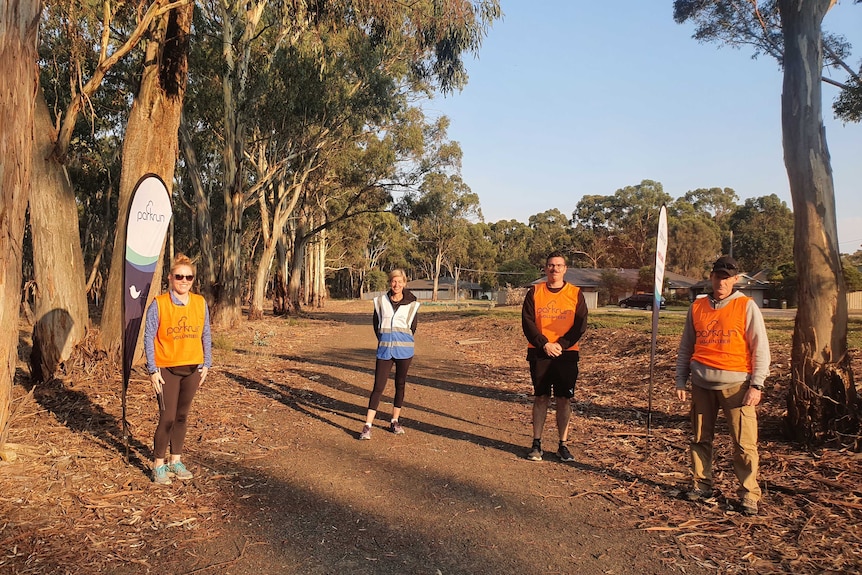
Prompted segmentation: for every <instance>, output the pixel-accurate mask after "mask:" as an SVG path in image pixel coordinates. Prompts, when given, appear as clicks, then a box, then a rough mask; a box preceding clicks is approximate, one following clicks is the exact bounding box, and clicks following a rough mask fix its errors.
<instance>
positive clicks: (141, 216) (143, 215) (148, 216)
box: [137, 202, 165, 223]
mask: <svg viewBox="0 0 862 575" xmlns="http://www.w3.org/2000/svg"><path fill="white" fill-rule="evenodd" d="M137 221H139V222H140V221H144V222H157V223H162V222H164V221H165V215H164V214H154V213H153V202H147V208H146V211H143V212H142V211H140V210H138V213H137Z"/></svg>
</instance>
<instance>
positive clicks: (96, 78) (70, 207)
mask: <svg viewBox="0 0 862 575" xmlns="http://www.w3.org/2000/svg"><path fill="white" fill-rule="evenodd" d="M182 5H187V6H189V8H190V3H189V0H185V1H180V2H169V1H167V0H156V1H154V2H151V3H149V4H144V5H143V6H141V7H138V8H140V9H138V8H136V7H133V6H131V5H129V4H128V3H124V2H117V3H111V2H105V3H104V4H102V5H101V6H99V7H98V8H96V7H94V6H92V5H88V4H86V3H80V2H72V1H64V2H51V3H49V4H48V5H47V6H46V7H45V10H44V11H43V12H42V29H43V33H42V34H41V42H40V44H39V64H40V68H41V76H42V78H41V80H42V82H41V87H40V89H39V90H38V92H37V96H36V98H37V100H36V126H37V129H36V131H35V133H34V138H35V146H36V148H37V150H38V151H37V153H36V154H35V156H34V158H33V161H34V166H33V182H32V183H33V187H32V190H33V192H32V194H31V197H30V224H31V229H32V239H33V260H34V261H33V273H34V279H35V283H36V285H37V290H36V314H35V319H36V321H35V324H34V328H33V353H32V354H31V356H30V364H31V374H32V376H33V377H34V379H36V380H39V381H41V380H44V379H48V378H50V377H51V376H52V375H53V373H54V370H55V368H56V366H57V365H58V364H59V363H60V362H62V361H65V360H66V359H68V358H69V357H70V355H71V353H72V350H73V348H74V346H75V345H77V344H78V343H79V342H80V341H81V339H82V338H83V337H84V334H85V333H86V329H87V326H88V323H89V319H88V310H87V299H86V292H87V290H88V289H89V288H90V286H91V285H92V284H93V283H94V279H93V278H96V277H97V276H100V271H99V269H98V268H99V267H100V266H99V263H100V261H101V251H102V250H103V249H104V246H105V245H106V243H107V238H108V236H109V233H110V232H109V231H108V230H109V229H110V231H113V224H114V222H113V220H108V219H105V220H103V221H101V222H99V224H98V225H99V227H100V228H101V229H99V230H98V231H95V233H96V234H97V235H98V236H99V237H100V238H101V239H100V240H99V241H97V248H96V249H97V250H98V253H97V254H96V255H95V256H94V257H93V258H92V261H93V264H94V265H93V270H92V272H91V274H90V277H91V279H90V281H88V282H86V283H85V271H84V261H85V260H84V255H83V250H82V239H81V237H80V235H79V222H78V213H79V212H78V205H79V203H80V204H82V205H85V206H93V205H94V203H93V202H92V199H93V198H92V196H95V195H97V194H98V195H100V196H102V198H106V197H107V198H111V197H112V196H113V194H112V193H110V188H111V187H112V185H111V184H109V183H107V181H106V180H107V178H106V176H105V173H107V172H109V169H102V165H100V162H103V163H104V164H108V163H112V159H110V155H111V152H110V150H109V148H108V146H109V145H110V144H108V142H112V143H113V145H116V134H118V133H122V132H123V123H124V121H125V117H124V113H125V112H126V111H127V110H128V100H127V99H124V95H126V94H127V91H126V90H124V86H121V85H120V84H117V83H116V78H112V76H111V74H112V73H113V72H114V70H115V69H117V68H118V67H120V66H119V65H120V64H124V63H125V60H128V59H129V56H130V55H134V54H135V52H134V51H135V50H136V48H138V46H139V44H140V41H141V39H142V38H143V37H144V35H145V34H146V33H147V31H148V30H149V29H150V27H151V26H152V24H153V22H155V21H158V20H161V19H162V18H163V17H164V15H165V14H166V13H167V12H169V11H171V10H173V9H174V8H177V7H178V6H182ZM121 75H122V74H121ZM106 82H107V83H108V84H109V85H111V88H109V89H107V90H105V89H101V88H102V87H103V85H104V84H105V83H106ZM109 101H110V104H108V105H106V104H107V103H108V102H109ZM107 110H122V112H123V113H120V114H118V113H117V112H115V111H111V112H109V111H107ZM85 112H86V115H87V116H88V117H87V118H86V119H85V118H84V117H83V116H84V113H85ZM70 176H71V177H70ZM73 178H74V179H73ZM100 180H101V182H100V183H98V182H99V181H100ZM94 182H97V183H96V184H95V185H93V184H94ZM91 186H92V187H91ZM75 188H77V189H78V190H79V194H78V196H79V197H78V198H76V194H75V191H74V190H75ZM90 190H94V191H92V192H91V191H90ZM106 192H108V193H106ZM98 203H101V202H96V205H97V206H98ZM108 205H110V202H108ZM98 207H99V208H101V207H102V206H98ZM98 212H99V213H100V214H102V213H104V212H103V210H102V209H99V210H98ZM82 217H83V218H85V221H86V224H87V225H86V226H85V231H86V233H85V234H84V240H85V241H89V240H90V238H91V236H92V234H93V233H94V230H93V228H92V224H93V223H94V219H97V218H94V216H93V215H92V213H91V212H89V211H85V212H83V213H82ZM108 226H110V228H108ZM58 254H62V256H59V257H58ZM119 281H120V280H119V279H118V280H117V282H119ZM85 285H86V287H85ZM104 315H105V317H106V318H109V321H110V318H112V317H118V314H104ZM109 331H110V330H109ZM109 337H110V336H109Z"/></svg>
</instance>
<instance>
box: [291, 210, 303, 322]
mask: <svg viewBox="0 0 862 575" xmlns="http://www.w3.org/2000/svg"><path fill="white" fill-rule="evenodd" d="M305 229H306V228H305V224H304V223H303V222H299V224H297V226H296V235H295V238H294V240H293V257H292V258H291V262H290V276H289V278H288V281H287V299H288V301H289V302H290V307H291V309H290V311H291V313H299V312H300V310H301V309H302V306H301V303H300V295H301V294H300V291H301V289H302V268H303V263H304V262H305V246H306V245H307V244H308V237H306V235H305Z"/></svg>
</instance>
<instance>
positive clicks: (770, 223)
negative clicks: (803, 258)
mask: <svg viewBox="0 0 862 575" xmlns="http://www.w3.org/2000/svg"><path fill="white" fill-rule="evenodd" d="M728 223H729V225H730V228H731V230H733V256H734V257H735V258H736V259H737V260H738V261H739V263H740V265H741V266H742V267H743V268H744V269H746V270H747V271H749V272H753V273H754V272H758V271H760V270H762V269H769V268H775V267H777V266H779V265H781V264H784V263H788V262H792V261H793V212H791V211H790V208H789V207H787V204H786V203H785V202H784V201H782V200H781V199H780V198H779V197H778V196H776V195H775V194H770V195H768V196H762V197H759V198H748V199H747V200H745V202H744V203H743V204H742V206H740V207H738V208H737V210H736V211H735V212H734V213H733V215H731V216H730V219H729V220H728ZM724 243H725V246H727V243H728V240H725V242H724ZM727 247H728V249H725V250H724V251H725V253H727V252H729V251H730V249H729V246H727Z"/></svg>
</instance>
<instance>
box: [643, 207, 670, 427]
mask: <svg viewBox="0 0 862 575" xmlns="http://www.w3.org/2000/svg"><path fill="white" fill-rule="evenodd" d="M666 255H667V208H666V207H665V206H664V205H663V204H662V207H661V210H659V214H658V233H657V234H656V240H655V282H654V283H653V289H652V293H653V302H652V339H651V344H650V356H649V393H648V395H649V397H648V400H647V437H649V434H650V426H651V424H652V390H653V372H654V371H655V351H656V339H657V338H658V312H659V310H660V309H661V292H662V288H663V287H664V265H665V257H666Z"/></svg>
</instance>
